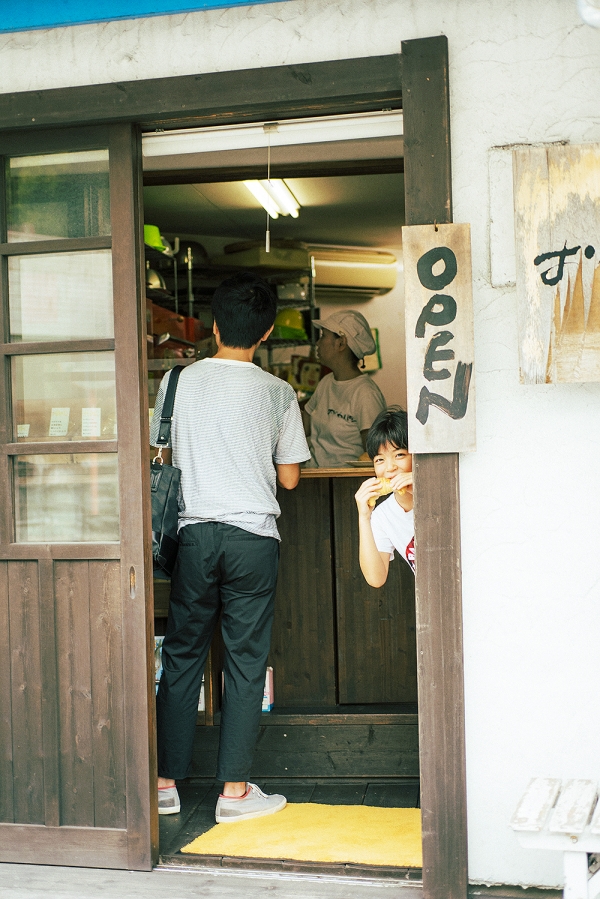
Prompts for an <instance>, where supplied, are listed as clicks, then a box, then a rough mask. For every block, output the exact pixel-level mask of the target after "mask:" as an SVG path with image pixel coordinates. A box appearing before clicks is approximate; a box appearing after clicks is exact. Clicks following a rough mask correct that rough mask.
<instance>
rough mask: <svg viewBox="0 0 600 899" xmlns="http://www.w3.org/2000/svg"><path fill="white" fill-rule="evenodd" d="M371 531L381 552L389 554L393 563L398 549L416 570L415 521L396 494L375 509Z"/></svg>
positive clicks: (411, 513) (411, 512)
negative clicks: (395, 551)
mask: <svg viewBox="0 0 600 899" xmlns="http://www.w3.org/2000/svg"><path fill="white" fill-rule="evenodd" d="M371 530H372V531H373V538H374V540H375V546H376V547H377V549H378V550H379V552H381V553H389V554H390V562H391V561H392V559H393V558H394V550H395V549H396V550H398V552H399V553H400V555H401V556H402V557H403V558H404V559H406V561H407V562H408V564H409V565H410V567H411V568H412V570H413V571H414V570H415V519H414V515H413V511H412V509H411V510H410V512H405V511H404V509H403V508H402V506H401V505H400V503H399V502H398V501H397V500H396V497H395V496H394V494H393V493H392V494H390V496H388V497H387V499H384V500H383V502H381V503H379V504H378V505H377V506H376V507H375V508H374V509H373V514H372V515H371Z"/></svg>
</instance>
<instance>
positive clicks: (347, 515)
mask: <svg viewBox="0 0 600 899" xmlns="http://www.w3.org/2000/svg"><path fill="white" fill-rule="evenodd" d="M362 480H363V478H361V477H357V478H334V479H333V481H332V483H333V497H334V506H333V508H334V522H335V529H334V534H335V572H336V608H337V647H338V677H339V702H340V703H342V704H343V703H358V704H360V703H380V702H416V700H417V659H416V636H415V584H414V580H415V579H414V575H413V573H412V571H411V570H410V568H409V567H408V565H407V564H406V563H405V562H404V560H402V559H400V558H398V557H397V556H396V559H395V560H394V562H392V563H391V564H390V569H389V574H388V579H387V582H386V584H385V585H384V586H383V587H380V588H379V589H375V588H374V587H369V585H368V584H367V582H366V581H365V579H364V577H363V576H362V573H361V571H360V568H359V565H358V513H357V509H356V503H355V501H354V494H355V493H356V490H357V489H358V486H359V484H360V483H361V481H362Z"/></svg>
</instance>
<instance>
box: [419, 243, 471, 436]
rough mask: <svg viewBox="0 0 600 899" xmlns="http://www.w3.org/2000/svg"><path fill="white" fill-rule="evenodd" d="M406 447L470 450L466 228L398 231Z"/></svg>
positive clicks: (469, 306)
mask: <svg viewBox="0 0 600 899" xmlns="http://www.w3.org/2000/svg"><path fill="white" fill-rule="evenodd" d="M402 245H403V253H404V278H405V317H406V374H407V388H408V399H407V411H408V429H409V449H410V450H411V452H413V453H452V452H465V451H468V450H474V449H475V397H474V393H475V384H474V379H473V356H474V350H473V293H472V283H471V239H470V228H469V225H437V226H434V225H412V226H409V227H405V228H403V229H402Z"/></svg>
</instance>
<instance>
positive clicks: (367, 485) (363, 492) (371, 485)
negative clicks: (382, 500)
mask: <svg viewBox="0 0 600 899" xmlns="http://www.w3.org/2000/svg"><path fill="white" fill-rule="evenodd" d="M379 486H380V485H379V478H368V479H367V480H366V481H363V482H362V484H361V485H360V487H359V488H358V490H357V491H356V493H355V494H354V499H355V500H356V505H357V507H358V517H359V518H370V517H371V512H372V511H373V508H372V507H371V506H370V505H369V500H374V499H376V498H377V497H378V496H379Z"/></svg>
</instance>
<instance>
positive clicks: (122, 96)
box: [0, 54, 402, 130]
mask: <svg viewBox="0 0 600 899" xmlns="http://www.w3.org/2000/svg"><path fill="white" fill-rule="evenodd" d="M401 86H402V60H401V57H400V55H399V54H393V55H390V56H370V57H365V58H359V59H346V60H334V61H330V62H316V63H306V64H299V65H291V66H271V67H265V68H257V69H248V70H241V71H233V72H216V73H208V74H201V75H200V74H199V75H182V76H178V77H175V78H152V79H148V80H144V81H125V82H120V83H116V84H112V83H111V84H92V85H83V86H80V87H70V88H56V89H52V90H46V91H22V92H19V93H11V94H1V95H0V130H3V129H8V128H42V127H47V126H54V125H78V124H79V125H84V124H92V123H93V124H97V123H104V122H135V123H138V124H142V125H144V127H145V128H147V129H151V128H182V127H185V126H189V125H201V124H205V125H208V124H211V125H219V124H235V123H238V122H245V121H260V120H262V119H264V118H270V117H272V116H274V115H276V116H277V118H278V119H285V118H294V117H296V116H303V117H304V116H310V115H335V114H337V113H348V112H368V111H372V110H376V109H383V108H390V109H391V108H396V109H397V108H399V107H400V105H401V96H402V94H401Z"/></svg>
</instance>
